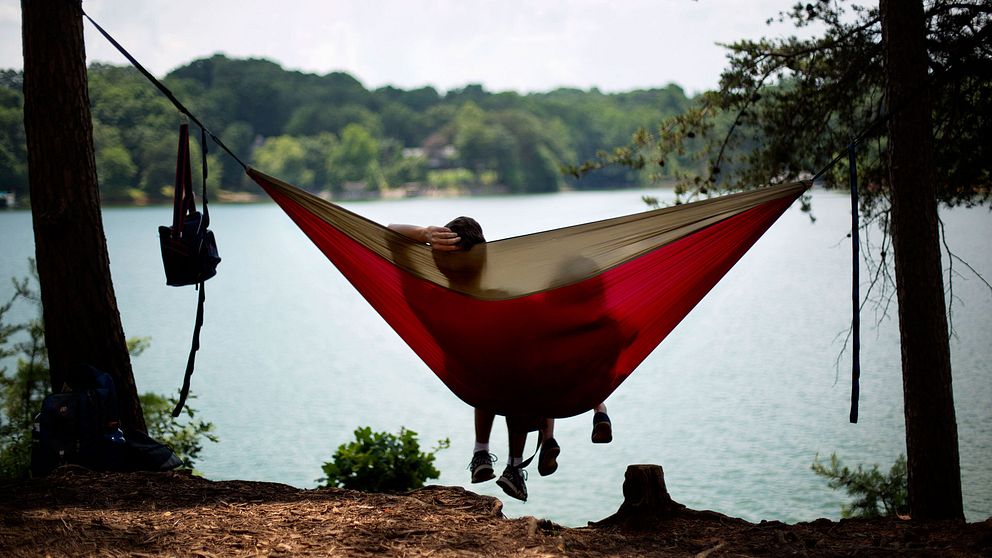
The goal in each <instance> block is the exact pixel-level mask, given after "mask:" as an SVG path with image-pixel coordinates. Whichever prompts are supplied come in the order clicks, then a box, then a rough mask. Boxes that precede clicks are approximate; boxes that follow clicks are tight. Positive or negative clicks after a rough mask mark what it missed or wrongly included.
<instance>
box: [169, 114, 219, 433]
mask: <svg viewBox="0 0 992 558" xmlns="http://www.w3.org/2000/svg"><path fill="white" fill-rule="evenodd" d="M183 130H185V135H186V142H185V145H186V161H185V165H186V170H185V176H186V180H185V184H184V194H183V197H184V198H185V197H188V199H189V208H190V211H191V212H192V211H196V206H195V205H194V202H193V186H192V179H191V178H190V169H189V125H187V124H185V123H184V124H183V126H182V128H181V129H180V149H179V158H180V159H182V157H183V150H182V146H183V142H182V136H183ZM200 157H201V166H202V168H203V218H202V219H200V226H199V228H200V230H204V229H206V228H207V225H209V224H210V211H209V210H208V209H207V132H206V130H205V129H204V128H203V127H202V126H201V127H200ZM179 164H180V162H177V163H176V168H177V171H176V177H177V179H178V177H179V171H178V168H179ZM176 195H177V196H178V195H179V185H178V183H177V185H176ZM176 208H177V211H178V205H177V206H176ZM197 233H198V234H199V231H197ZM196 288H197V290H198V291H199V296H198V297H197V302H196V321H195V322H194V323H193V341H192V343H191V344H190V348H189V356H188V357H187V358H186V372H185V374H183V387H182V388H181V389H180V390H179V401H178V402H176V406H175V408H174V409H172V416H173V418H175V417H178V416H179V414H180V413H182V411H183V407H184V406H185V405H186V398H187V397H189V386H190V379H191V378H192V377H193V366H194V364H195V363H196V351H198V350H199V349H200V328H201V327H203V303H204V301H206V299H207V289H206V286H205V282H204V281H200V282H199V284H197V286H196Z"/></svg>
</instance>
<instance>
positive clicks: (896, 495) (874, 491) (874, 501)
mask: <svg viewBox="0 0 992 558" xmlns="http://www.w3.org/2000/svg"><path fill="white" fill-rule="evenodd" d="M810 468H811V469H812V470H813V472H814V473H816V474H817V475H819V476H821V477H824V478H827V479H829V481H828V482H827V485H828V486H829V487H830V488H833V489H835V490H836V489H838V488H843V489H844V490H846V491H847V494H848V495H849V496H851V497H852V498H854V501H853V502H852V503H851V504H850V505H841V515H842V516H843V517H864V518H875V517H882V516H885V517H892V516H896V515H905V514H907V513H908V512H909V488H908V481H907V475H906V456H904V455H900V456H899V457H898V458H897V459H896V461H895V463H894V464H893V465H892V468H891V469H889V473H888V474H887V475H885V474H882V472H881V471H879V469H878V465H877V464H876V465H872V468H871V469H868V470H866V469H864V468H863V467H862V466H861V465H858V468H857V469H856V470H854V471H852V470H851V469H850V468H848V467H846V466H844V465H843V464H842V463H841V461H840V459H839V458H838V457H837V454H836V453H833V454H831V455H830V464H829V465H826V464H824V463H822V462H821V461H820V456H819V455H817V456H816V458H814V460H813V464H812V465H811V466H810Z"/></svg>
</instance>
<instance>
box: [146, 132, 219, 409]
mask: <svg viewBox="0 0 992 558" xmlns="http://www.w3.org/2000/svg"><path fill="white" fill-rule="evenodd" d="M200 154H201V157H202V161H201V168H202V169H203V213H202V214H201V213H200V212H198V211H197V210H196V202H195V200H194V199H193V179H192V172H191V171H190V161H189V124H187V123H186V122H185V121H184V122H183V123H182V124H181V125H180V126H179V154H178V155H177V157H176V190H175V198H174V200H173V208H172V226H171V227H164V226H163V227H159V228H158V234H159V240H160V241H161V244H162V263H163V264H165V282H166V283H167V284H169V285H171V286H173V287H181V286H184V285H196V286H197V290H199V291H200V295H199V297H198V302H197V305H196V322H195V324H194V326H193V343H192V346H191V347H190V350H189V357H188V358H187V359H186V374H185V375H184V377H183V387H182V388H181V389H180V391H179V402H178V403H176V407H175V408H174V409H173V410H172V416H173V417H178V416H179V413H180V412H181V411H182V410H183V406H184V405H185V404H186V397H187V396H188V395H189V383H190V377H191V376H192V375H193V363H194V361H195V359H196V351H197V350H198V349H199V348H200V327H202V326H203V302H204V300H206V289H205V288H204V282H205V281H206V280H207V279H210V278H211V277H213V276H214V275H216V274H217V264H219V263H220V255H219V254H218V253H217V241H216V240H214V233H213V232H211V231H210V230H209V229H208V228H207V227H209V226H210V211H209V209H208V208H207V132H206V130H205V129H203V128H202V127H201V128H200Z"/></svg>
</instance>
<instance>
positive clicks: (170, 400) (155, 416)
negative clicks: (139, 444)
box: [138, 392, 219, 469]
mask: <svg viewBox="0 0 992 558" xmlns="http://www.w3.org/2000/svg"><path fill="white" fill-rule="evenodd" d="M138 399H139V400H140V401H141V411H142V412H143V413H144V415H145V424H146V425H147V426H148V435H149V436H151V437H152V438H155V439H156V440H158V441H159V442H162V443H163V444H165V445H167V446H169V448H171V449H172V451H173V453H175V454H176V457H178V458H179V459H180V460H181V461H182V462H183V467H185V468H187V469H193V468H194V466H195V465H196V462H195V460H196V458H197V457H198V456H199V455H200V451H202V450H203V441H204V440H208V441H211V442H213V443H215V444H216V443H217V442H218V441H219V439H218V438H217V436H216V435H215V434H213V433H212V431H213V429H214V425H213V423H212V422H204V421H202V420H197V419H196V409H194V408H193V407H191V406H190V405H189V403H188V402H187V404H186V405H185V406H184V407H183V411H182V414H183V415H186V418H185V419H184V420H180V419H178V418H173V416H172V409H173V408H175V406H176V404H177V403H178V402H179V399H178V398H177V397H175V396H173V397H165V396H164V395H159V394H157V393H152V392H147V393H143V394H141V395H140V396H139V397H138ZM189 399H190V400H193V399H196V396H195V395H193V394H192V393H191V394H190V395H189Z"/></svg>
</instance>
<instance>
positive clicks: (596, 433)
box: [592, 422, 613, 444]
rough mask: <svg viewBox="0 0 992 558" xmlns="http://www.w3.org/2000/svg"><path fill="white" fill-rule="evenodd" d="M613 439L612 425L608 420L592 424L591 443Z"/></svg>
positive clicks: (600, 442)
mask: <svg viewBox="0 0 992 558" xmlns="http://www.w3.org/2000/svg"><path fill="white" fill-rule="evenodd" d="M612 441H613V425H612V424H610V423H608V422H597V423H596V424H594V425H592V443H594V444H608V443H610V442H612Z"/></svg>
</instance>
